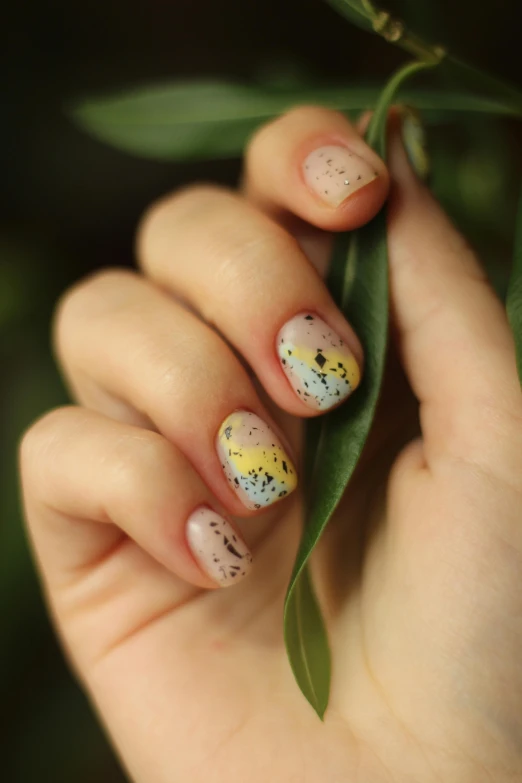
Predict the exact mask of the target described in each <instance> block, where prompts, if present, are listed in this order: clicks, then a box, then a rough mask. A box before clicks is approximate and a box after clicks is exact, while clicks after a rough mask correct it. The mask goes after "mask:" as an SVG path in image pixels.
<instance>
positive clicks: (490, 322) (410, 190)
mask: <svg viewBox="0 0 522 783" xmlns="http://www.w3.org/2000/svg"><path fill="white" fill-rule="evenodd" d="M389 162H390V174H391V178H392V191H391V197H390V202H389V211H388V221H389V231H388V234H389V255H390V288H391V306H392V316H393V319H394V322H395V326H396V328H397V336H398V343H399V351H400V354H401V357H402V360H403V363H404V367H405V370H406V373H407V376H408V378H409V381H410V384H411V386H412V389H413V391H414V393H415V394H416V396H417V398H418V399H419V401H420V403H421V418H422V426H423V431H424V438H425V445H426V457H427V459H428V460H429V458H430V454H434V453H439V452H441V451H447V450H448V449H452V450H455V449H456V450H458V452H459V453H460V455H461V456H465V454H463V452H466V453H470V451H472V452H474V451H475V449H476V448H479V447H480V446H481V445H483V443H482V439H483V438H488V439H489V440H490V439H491V427H494V425H493V423H492V422H493V420H494V418H495V417H492V416H491V415H487V412H488V411H490V412H491V409H492V401H494V405H501V406H503V407H505V409H506V410H510V409H513V408H512V407H511V406H514V408H515V409H517V408H518V406H519V403H520V388H519V384H518V380H517V375H516V368H515V354H514V346H513V339H512V335H511V332H510V329H509V326H508V322H507V318H506V315H505V312H504V308H503V306H502V304H501V302H500V301H499V299H498V298H497V297H496V295H495V293H494V291H493V289H492V288H491V286H490V285H489V283H488V280H487V278H486V275H485V272H484V270H483V269H482V267H481V265H480V264H479V262H478V260H477V258H476V256H475V254H474V253H473V251H472V250H471V248H470V247H469V246H468V244H467V243H466V241H465V240H464V238H463V237H462V236H461V235H460V234H459V232H458V231H457V230H456V229H455V227H454V226H453V225H452V224H451V222H450V220H449V219H448V217H447V216H446V215H445V213H444V212H443V210H442V209H441V207H440V206H439V204H438V203H437V202H436V201H435V199H434V198H433V196H432V195H431V193H430V192H429V190H428V189H427V187H426V186H425V185H424V184H423V183H422V182H421V181H420V180H419V179H418V178H417V176H416V175H415V173H414V172H413V170H412V168H411V166H410V164H409V161H408V157H407V155H406V152H405V149H404V146H403V143H402V139H401V125H400V119H399V117H397V116H394V117H393V118H392V120H391V129H390V141H389ZM488 423H489V425H490V426H488ZM497 434H498V433H497Z"/></svg>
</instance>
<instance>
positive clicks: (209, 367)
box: [56, 271, 297, 515]
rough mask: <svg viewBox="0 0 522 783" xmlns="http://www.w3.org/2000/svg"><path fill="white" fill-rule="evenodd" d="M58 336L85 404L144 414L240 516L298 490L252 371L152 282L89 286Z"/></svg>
mask: <svg viewBox="0 0 522 783" xmlns="http://www.w3.org/2000/svg"><path fill="white" fill-rule="evenodd" d="M56 335H57V348H58V352H59V354H60V357H61V359H62V363H63V365H64V367H65V371H66V374H67V376H68V378H69V380H70V382H71V384H72V386H73V388H74V389H75V391H76V393H77V396H78V397H79V399H80V402H83V403H84V404H86V405H87V406H88V407H91V408H94V409H96V410H101V411H102V412H104V413H107V412H108V413H109V415H114V414H113V411H114V406H111V409H110V410H109V411H107V410H106V409H105V408H106V402H105V400H106V399H107V398H112V399H114V400H122V401H123V402H124V403H125V404H126V405H128V406H130V407H131V408H133V409H135V410H137V411H139V412H140V413H141V414H144V416H145V419H146V420H148V421H150V422H152V423H153V425H154V426H155V427H156V428H157V429H158V431H159V432H161V433H162V434H163V435H164V436H165V437H166V438H167V439H168V440H170V441H171V442H172V443H174V444H175V445H176V446H177V447H178V448H179V449H180V450H181V451H182V452H183V453H184V454H185V456H186V457H187V458H188V459H189V461H190V462H191V463H192V464H193V466H194V467H195V468H196V470H197V471H198V472H199V473H200V475H201V476H202V478H203V480H204V481H206V483H207V485H208V486H209V487H210V489H211V490H212V491H213V492H214V494H215V495H216V497H218V498H219V499H220V501H221V502H222V503H223V504H224V505H225V506H226V507H227V508H228V509H229V510H230V511H231V512H232V513H235V514H238V515H245V513H246V510H251V511H256V510H258V509H261V508H264V507H266V506H268V505H271V504H272V503H274V502H276V501H278V500H280V499H282V498H284V497H286V495H288V494H289V493H290V492H292V491H293V489H295V487H296V483H297V477H296V471H295V467H294V466H293V464H292V460H291V459H290V457H289V456H288V454H287V451H286V449H285V447H284V446H283V445H282V439H281V437H278V435H277V434H276V431H277V428H276V427H275V425H274V423H273V422H272V420H271V418H270V417H269V415H268V413H267V412H266V410H265V409H264V407H263V405H262V404H261V401H260V400H259V397H258V395H257V393H256V391H255V389H254V387H253V384H252V381H251V379H250V378H249V377H248V374H247V372H246V370H245V369H244V368H243V367H242V365H241V363H240V362H239V360H238V359H237V358H236V356H234V354H233V352H232V351H231V349H230V348H229V347H228V346H227V345H226V344H225V343H224V342H223V340H222V339H221V338H220V337H219V335H217V334H216V333H215V332H214V331H213V330H212V329H210V328H209V327H208V326H207V325H206V324H204V323H202V321H200V320H199V319H198V318H197V317H196V316H195V315H193V314H192V313H190V312H188V311H187V310H186V309H185V308H184V307H182V306H181V305H180V304H179V303H175V302H173V301H172V300H171V299H170V298H169V297H168V296H167V295H166V294H165V293H164V292H162V291H160V290H159V289H157V288H156V287H155V286H153V285H152V284H151V283H149V282H147V281H146V280H144V279H143V278H140V277H138V276H137V275H134V274H131V273H128V272H121V271H107V272H104V273H102V274H101V275H97V276H95V277H93V278H90V279H88V280H87V281H84V282H83V283H81V284H80V285H78V286H77V287H76V288H74V289H73V290H72V291H71V292H70V293H69V294H68V295H67V297H66V298H65V300H64V301H63V302H62V305H61V307H60V309H59V313H58V319H57V329H56ZM93 386H94V393H93ZM97 390H102V392H103V393H102V394H101V395H100V394H99V393H98V392H97Z"/></svg>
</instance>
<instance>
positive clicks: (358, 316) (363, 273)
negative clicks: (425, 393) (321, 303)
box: [285, 62, 429, 718]
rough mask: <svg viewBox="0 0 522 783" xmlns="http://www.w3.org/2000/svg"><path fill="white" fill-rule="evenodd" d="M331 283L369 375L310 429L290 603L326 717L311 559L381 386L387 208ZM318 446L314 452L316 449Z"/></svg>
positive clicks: (382, 110) (393, 82) (314, 701)
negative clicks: (310, 468)
mask: <svg viewBox="0 0 522 783" xmlns="http://www.w3.org/2000/svg"><path fill="white" fill-rule="evenodd" d="M427 67H429V66H428V64H426V63H418V62H415V63H410V64H408V65H406V66H405V67H403V68H401V70H400V71H398V72H397V73H396V74H395V75H394V76H393V77H392V78H391V79H390V81H389V82H388V84H387V85H386V87H385V88H384V90H383V92H382V94H381V97H380V99H379V101H378V103H377V106H376V108H375V111H374V114H373V116H372V120H371V122H370V126H369V128H368V133H367V140H368V142H369V143H370V144H371V145H372V146H373V147H374V149H375V150H376V151H377V152H378V153H379V154H380V155H381V157H383V158H385V157H386V125H387V115H388V110H389V108H390V105H391V104H392V103H393V101H394V99H395V96H396V94H397V91H398V89H399V87H400V86H401V84H402V83H403V82H404V81H406V80H407V79H409V78H411V77H412V76H414V75H415V74H416V73H418V72H419V71H421V70H422V69H424V68H427ZM328 282H329V286H330V288H331V290H332V293H333V295H334V297H335V298H336V299H337V301H339V300H340V302H341V306H342V309H343V311H344V312H345V314H346V315H347V316H348V317H349V320H350V322H351V324H352V325H353V327H354V329H355V331H356V333H357V334H358V335H359V337H360V339H361V341H362V343H363V346H364V350H365V368H364V377H363V381H362V383H361V386H360V387H359V389H358V390H357V391H356V392H355V394H354V395H353V397H352V398H351V399H350V402H349V403H348V404H346V405H342V406H340V407H339V408H337V409H336V410H335V411H332V412H331V413H329V414H328V415H326V416H324V417H321V420H320V421H321V433H320V438H319V443H318V445H317V434H316V431H315V430H314V433H313V434H314V437H313V438H312V441H310V439H309V438H308V433H307V455H306V463H307V465H312V464H314V463H315V470H314V474H313V477H312V481H311V482H309V484H310V485H311V490H310V497H309V503H308V508H307V520H306V524H305V527H304V530H303V536H302V539H301V544H300V547H299V551H298V553H297V558H296V562H295V565H294V570H293V573H292V577H291V579H290V584H289V587H288V592H287V596H286V602H285V642H286V648H287V653H288V657H289V660H290V665H291V667H292V670H293V672H294V675H295V677H296V680H297V682H298V684H299V687H300V688H301V690H302V692H303V694H304V695H305V696H306V698H307V699H308V701H309V702H310V704H311V705H312V706H313V707H314V709H315V710H316V712H317V713H318V715H319V716H320V717H321V718H322V716H323V714H324V710H325V709H326V706H327V703H328V695H329V682H330V680H329V672H330V655H329V650H328V640H327V638H326V630H325V628H324V624H323V623H322V622H320V608H319V606H318V603H317V600H316V598H315V595H314V593H313V590H312V588H311V585H310V584H308V583H309V582H310V577H309V575H308V569H307V563H308V560H309V558H310V556H311V554H312V552H313V550H314V548H315V546H316V544H317V543H318V541H319V539H320V537H321V534H322V533H323V531H324V529H325V527H326V525H327V524H328V522H329V520H330V518H331V516H332V514H333V513H334V511H335V509H336V508H337V506H338V504H339V502H340V500H341V498H342V496H343V494H344V492H345V489H346V486H347V484H348V481H349V480H350V478H351V476H352V473H353V471H354V469H355V466H356V465H357V462H358V460H359V457H360V455H361V453H362V450H363V448H364V445H365V443H366V439H367V436H368V433H369V431H370V428H371V425H372V422H373V418H374V415H375V409H376V406H377V401H378V398H379V393H380V389H381V383H382V377H383V371H384V362H385V356H386V345H387V335H388V254H387V243H386V217H385V213H384V210H381V212H380V213H379V214H378V215H377V216H376V217H375V218H374V220H372V221H371V223H369V224H368V225H366V226H364V227H363V228H361V229H359V230H358V231H356V232H353V233H352V234H341V235H340V236H339V239H338V240H337V242H336V243H335V248H334V256H333V260H332V267H331V272H330V276H329V281H328ZM311 451H313V452H316V453H314V454H311V453H310V452H311Z"/></svg>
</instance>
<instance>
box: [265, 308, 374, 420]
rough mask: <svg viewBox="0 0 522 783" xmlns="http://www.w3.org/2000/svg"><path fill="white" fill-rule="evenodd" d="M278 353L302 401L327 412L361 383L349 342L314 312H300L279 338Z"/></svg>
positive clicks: (285, 326)
mask: <svg viewBox="0 0 522 783" xmlns="http://www.w3.org/2000/svg"><path fill="white" fill-rule="evenodd" d="M277 353H278V355H279V359H280V360H281V365H282V367H283V370H284V372H285V374H286V377H287V378H288V380H289V381H290V384H291V386H292V388H293V389H294V391H295V393H296V394H297V396H298V397H299V399H300V400H302V401H303V402H305V403H306V404H307V405H309V406H310V407H311V408H314V409H315V410H321V411H325V410H328V408H332V407H333V406H335V405H338V404H339V403H340V402H342V401H343V400H345V399H346V398H347V397H349V395H350V394H351V393H352V392H353V390H354V389H356V388H357V386H358V385H359V382H360V380H361V371H360V370H359V365H358V364H357V361H356V359H355V357H354V355H353V353H352V352H351V351H350V349H349V348H348V346H347V345H346V343H345V342H344V341H343V340H342V339H341V338H340V337H339V335H338V334H337V333H336V332H334V331H333V329H331V328H330V327H329V326H328V324H327V323H326V322H325V321H323V319H322V318H319V316H318V315H315V314H312V313H300V314H299V315H296V316H295V317H294V318H292V319H291V320H290V321H288V322H287V323H286V324H285V325H284V326H283V328H282V329H281V331H280V332H279V334H278V336H277Z"/></svg>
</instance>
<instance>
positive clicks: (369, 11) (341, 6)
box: [327, 0, 376, 30]
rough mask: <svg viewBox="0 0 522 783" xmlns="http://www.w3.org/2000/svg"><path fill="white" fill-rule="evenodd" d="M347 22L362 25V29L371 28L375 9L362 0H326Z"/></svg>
mask: <svg viewBox="0 0 522 783" xmlns="http://www.w3.org/2000/svg"><path fill="white" fill-rule="evenodd" d="M327 2H328V3H329V4H330V5H331V6H333V7H334V8H335V10H336V11H338V12H339V13H340V14H342V16H344V17H345V19H348V21H349V22H352V23H353V24H355V25H357V27H362V29H363V30H373V25H372V19H373V18H374V17H375V15H376V14H375V9H374V8H372V6H370V5H369V4H368V3H366V6H365V4H364V3H363V2H362V0H327Z"/></svg>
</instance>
